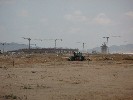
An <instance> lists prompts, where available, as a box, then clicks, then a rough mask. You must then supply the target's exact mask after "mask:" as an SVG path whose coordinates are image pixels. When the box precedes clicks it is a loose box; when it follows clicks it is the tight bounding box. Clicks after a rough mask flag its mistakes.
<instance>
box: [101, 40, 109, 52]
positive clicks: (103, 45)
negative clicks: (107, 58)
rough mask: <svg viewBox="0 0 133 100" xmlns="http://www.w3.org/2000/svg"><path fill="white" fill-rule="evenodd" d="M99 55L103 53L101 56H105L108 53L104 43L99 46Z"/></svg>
mask: <svg viewBox="0 0 133 100" xmlns="http://www.w3.org/2000/svg"><path fill="white" fill-rule="evenodd" d="M101 53H103V54H107V53H108V46H107V45H106V43H105V42H104V44H102V46H101Z"/></svg>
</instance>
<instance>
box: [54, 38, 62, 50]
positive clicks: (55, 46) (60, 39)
mask: <svg viewBox="0 0 133 100" xmlns="http://www.w3.org/2000/svg"><path fill="white" fill-rule="evenodd" d="M57 40H60V41H62V39H54V41H55V48H56V42H57Z"/></svg>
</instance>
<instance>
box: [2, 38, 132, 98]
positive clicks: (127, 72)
mask: <svg viewBox="0 0 133 100" xmlns="http://www.w3.org/2000/svg"><path fill="white" fill-rule="evenodd" d="M107 39H108V38H107ZM28 40H29V48H25V49H19V50H13V51H8V52H4V53H1V54H0V80H1V82H0V100H44V99H45V100H132V99H133V96H132V94H133V80H132V77H133V73H132V72H133V55H130V54H128V55H127V54H110V53H109V50H108V46H107V44H108V40H107V41H106V42H104V44H102V46H101V53H99V54H97V53H87V52H86V53H82V52H79V49H63V48H57V47H54V48H40V49H39V48H31V47H30V39H28ZM84 44H85V43H83V48H84ZM3 45H4V44H3ZM1 51H4V49H3V50H2V49H1Z"/></svg>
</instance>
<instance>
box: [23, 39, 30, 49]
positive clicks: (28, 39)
mask: <svg viewBox="0 0 133 100" xmlns="http://www.w3.org/2000/svg"><path fill="white" fill-rule="evenodd" d="M22 38H23V39H27V40H28V41H29V50H30V41H31V38H25V37H22Z"/></svg>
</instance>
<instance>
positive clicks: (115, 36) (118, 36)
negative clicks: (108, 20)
mask: <svg viewBox="0 0 133 100" xmlns="http://www.w3.org/2000/svg"><path fill="white" fill-rule="evenodd" d="M112 37H121V36H112Z"/></svg>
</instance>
